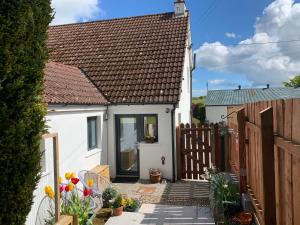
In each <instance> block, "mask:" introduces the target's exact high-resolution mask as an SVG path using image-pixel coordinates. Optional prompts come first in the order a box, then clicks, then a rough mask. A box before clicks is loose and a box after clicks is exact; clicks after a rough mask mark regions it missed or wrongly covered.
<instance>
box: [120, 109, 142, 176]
mask: <svg viewBox="0 0 300 225" xmlns="http://www.w3.org/2000/svg"><path fill="white" fill-rule="evenodd" d="M116 122H117V175H131V176H139V150H138V146H139V142H140V137H139V131H138V127H139V126H138V123H139V122H138V117H137V116H131V115H130V116H124V115H118V116H117V117H116Z"/></svg>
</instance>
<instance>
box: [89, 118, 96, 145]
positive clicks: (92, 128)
mask: <svg viewBox="0 0 300 225" xmlns="http://www.w3.org/2000/svg"><path fill="white" fill-rule="evenodd" d="M96 147H97V117H89V118H88V148H89V149H92V148H96Z"/></svg>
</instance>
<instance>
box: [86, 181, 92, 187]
mask: <svg viewBox="0 0 300 225" xmlns="http://www.w3.org/2000/svg"><path fill="white" fill-rule="evenodd" d="M86 184H87V186H89V187H93V185H94V180H93V179H87V181H86Z"/></svg>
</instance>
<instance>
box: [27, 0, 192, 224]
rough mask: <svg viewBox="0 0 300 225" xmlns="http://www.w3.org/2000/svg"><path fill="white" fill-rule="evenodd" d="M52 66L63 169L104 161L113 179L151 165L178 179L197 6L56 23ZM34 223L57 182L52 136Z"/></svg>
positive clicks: (51, 98)
mask: <svg viewBox="0 0 300 225" xmlns="http://www.w3.org/2000/svg"><path fill="white" fill-rule="evenodd" d="M48 36H49V40H48V46H49V48H50V49H51V55H50V60H51V61H50V62H49V63H48V64H47V66H46V69H45V102H46V103H47V104H48V111H47V116H46V120H47V126H48V131H49V132H50V133H52V132H55V133H58V142H59V149H60V152H59V154H60V156H59V157H60V161H59V162H60V173H61V174H62V175H63V174H64V173H65V172H67V171H74V172H76V173H77V172H79V171H80V170H83V169H91V168H93V167H94V166H96V165H98V164H102V165H103V164H107V165H109V166H110V175H111V177H112V178H117V179H118V178H122V179H132V178H136V179H148V178H149V173H148V170H149V169H150V168H159V169H160V170H161V171H162V174H163V177H164V178H166V179H169V180H175V177H176V146H175V136H176V135H175V128H176V125H178V124H179V123H181V122H182V123H189V122H190V121H191V80H192V79H191V76H192V69H193V67H194V65H193V60H192V49H191V32H190V21H189V13H188V11H187V10H186V8H185V3H184V1H182V0H181V1H179V0H178V2H175V13H174V12H172V13H163V14H155V15H147V16H138V17H129V18H121V19H112V20H101V21H95V22H84V23H76V24H67V25H59V26H51V27H50V28H49V30H48ZM44 149H45V157H44V159H45V160H43V161H42V164H43V168H44V169H43V174H42V178H41V181H40V184H39V185H38V188H37V190H36V191H35V195H36V197H35V199H34V202H35V204H34V206H33V209H32V211H31V213H30V214H29V217H28V220H27V224H33V221H34V219H35V214H36V210H37V207H38V203H39V201H40V199H41V197H42V196H43V188H44V186H45V185H49V184H50V185H51V184H52V182H53V168H52V164H53V162H52V158H53V156H52V155H51V154H52V152H51V149H52V146H51V142H50V141H48V140H46V141H45V143H44Z"/></svg>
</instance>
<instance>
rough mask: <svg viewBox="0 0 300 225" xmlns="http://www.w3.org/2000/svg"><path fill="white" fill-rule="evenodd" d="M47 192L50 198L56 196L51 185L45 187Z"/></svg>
mask: <svg viewBox="0 0 300 225" xmlns="http://www.w3.org/2000/svg"><path fill="white" fill-rule="evenodd" d="M45 194H46V195H47V196H48V197H49V198H54V191H53V189H52V187H51V186H46V187H45Z"/></svg>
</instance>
